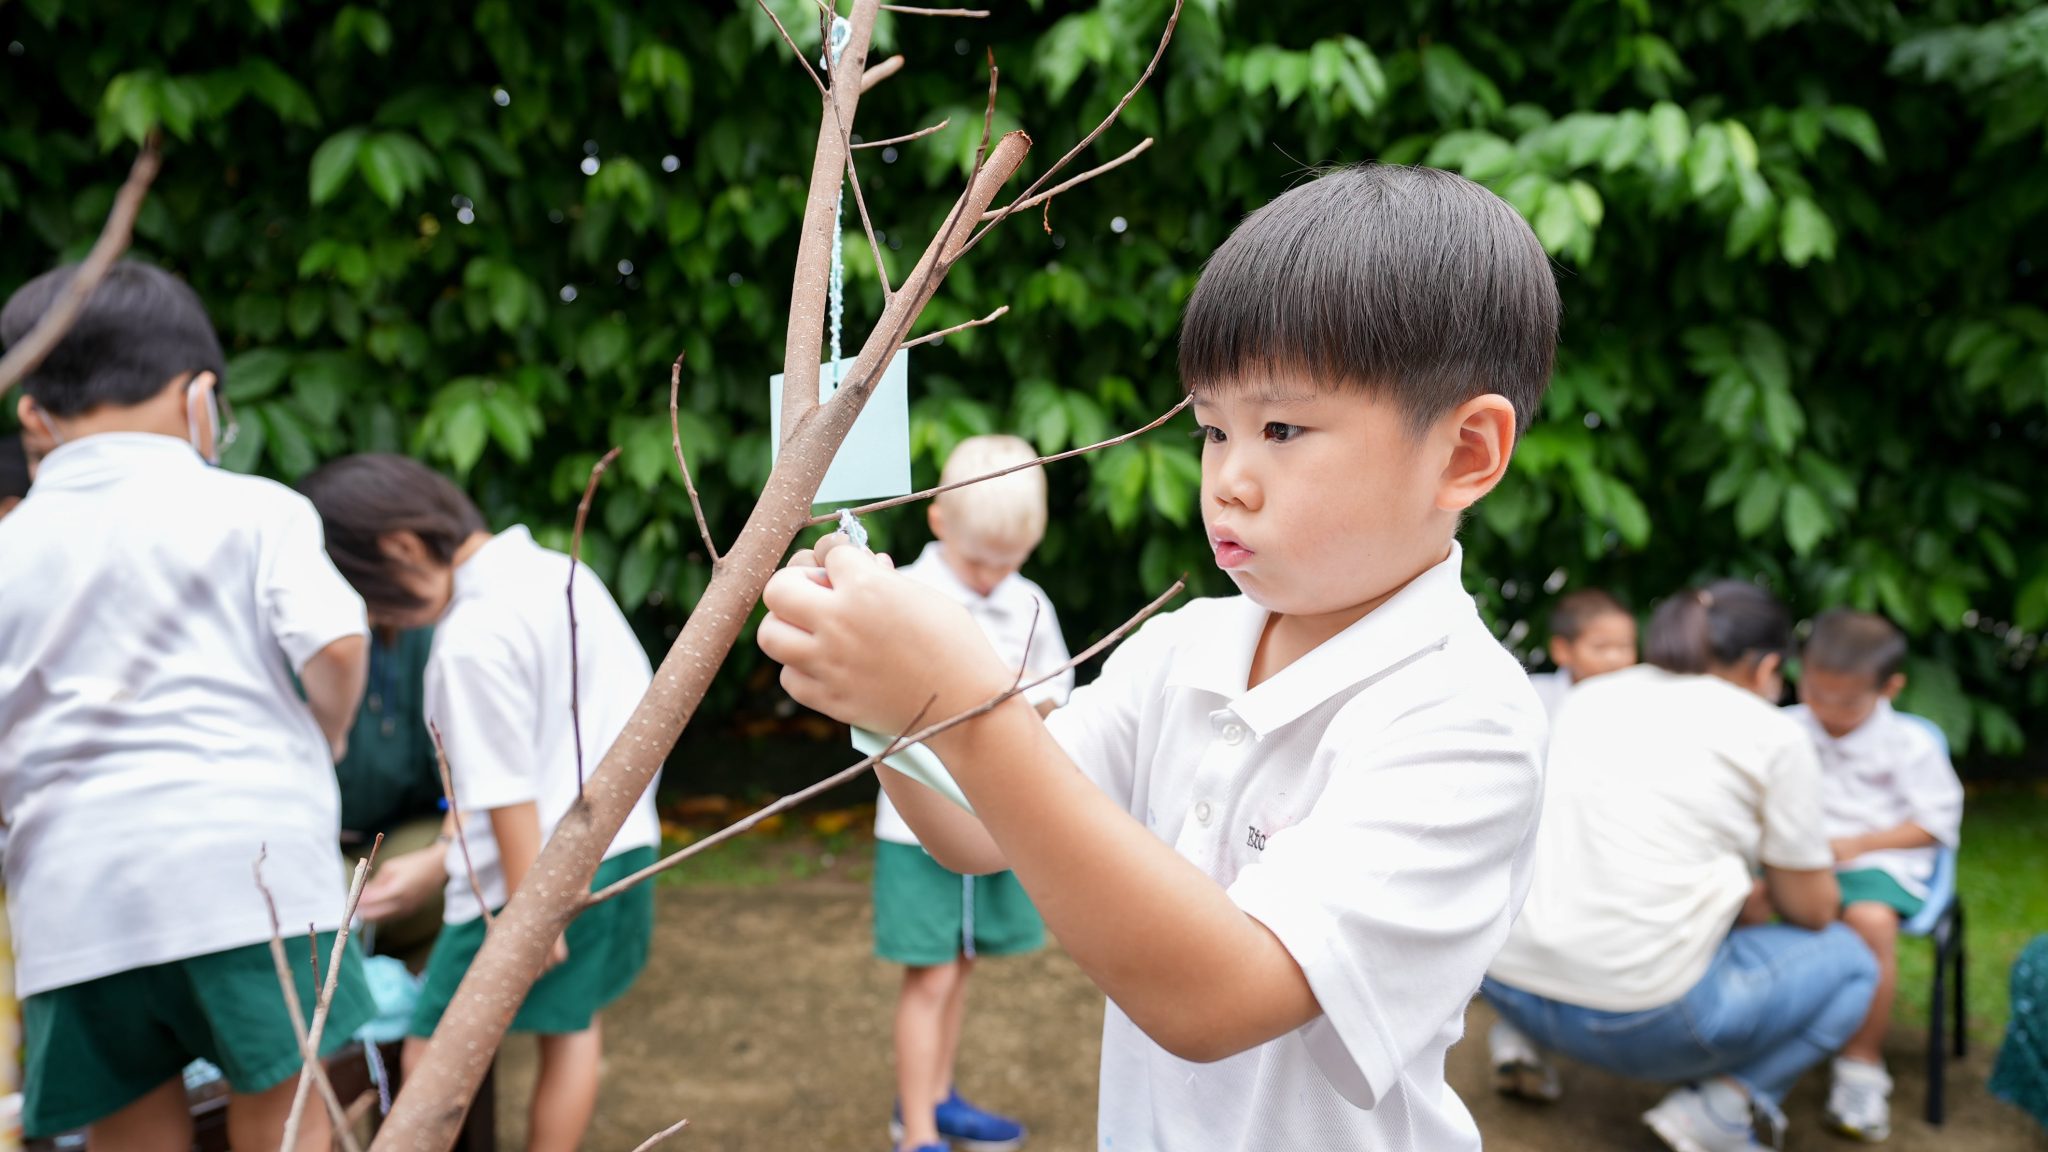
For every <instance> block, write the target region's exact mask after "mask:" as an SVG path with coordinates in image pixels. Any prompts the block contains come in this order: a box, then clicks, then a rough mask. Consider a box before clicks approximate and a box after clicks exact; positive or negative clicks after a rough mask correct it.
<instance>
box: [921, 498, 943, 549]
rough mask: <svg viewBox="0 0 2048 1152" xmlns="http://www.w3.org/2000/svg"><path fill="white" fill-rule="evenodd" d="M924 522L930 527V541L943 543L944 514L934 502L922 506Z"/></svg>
mask: <svg viewBox="0 0 2048 1152" xmlns="http://www.w3.org/2000/svg"><path fill="white" fill-rule="evenodd" d="M924 522H925V523H926V524H929V525H931V529H932V539H934V540H938V541H940V542H944V541H945V539H946V514H945V512H944V511H942V510H941V509H940V508H939V502H938V501H936V500H934V501H932V502H931V503H929V504H926V505H925V506H924Z"/></svg>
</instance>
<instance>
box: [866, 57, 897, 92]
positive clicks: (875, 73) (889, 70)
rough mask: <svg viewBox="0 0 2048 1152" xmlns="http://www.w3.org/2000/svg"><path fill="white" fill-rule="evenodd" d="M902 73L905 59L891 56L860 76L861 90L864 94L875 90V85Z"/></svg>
mask: <svg viewBox="0 0 2048 1152" xmlns="http://www.w3.org/2000/svg"><path fill="white" fill-rule="evenodd" d="M901 71H903V57H901V56H891V57H889V58H888V59H887V60H884V61H882V62H881V63H880V64H877V65H875V66H874V67H872V68H869V69H868V70H867V71H865V72H863V73H861V74H860V90H861V92H862V93H866V92H867V90H868V89H870V88H873V87H874V86H875V85H877V84H880V83H881V82H882V81H884V80H887V79H888V78H889V77H891V76H894V75H895V74H897V73H898V72H901Z"/></svg>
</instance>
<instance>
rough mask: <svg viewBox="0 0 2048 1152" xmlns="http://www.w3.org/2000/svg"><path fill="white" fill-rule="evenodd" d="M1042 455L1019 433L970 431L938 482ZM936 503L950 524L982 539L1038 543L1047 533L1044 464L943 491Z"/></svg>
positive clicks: (962, 533) (948, 527) (968, 536)
mask: <svg viewBox="0 0 2048 1152" xmlns="http://www.w3.org/2000/svg"><path fill="white" fill-rule="evenodd" d="M1036 459H1038V453H1037V452H1035V451H1033V450H1032V448H1031V445H1029V444H1027V443H1025V442H1024V441H1023V440H1022V439H1020V438H1018V437H1016V436H1001V435H990V436H969V437H968V438H967V439H965V440H962V441H961V442H960V443H959V445H958V446H956V447H955V448H954V449H953V452H952V454H951V455H949V456H947V457H946V467H945V468H944V469H943V470H942V471H941V472H940V474H939V483H940V484H953V483H957V482H959V481H961V480H969V479H972V478H974V477H976V476H982V475H986V474H987V473H990V472H994V471H997V470H999V469H1003V468H1011V467H1015V466H1016V465H1018V464H1023V463H1026V462H1028V461H1032V460H1036ZM936 503H937V504H938V506H939V507H940V508H941V509H942V510H943V511H944V512H945V514H946V530H947V531H948V532H957V533H959V534H960V536H962V537H964V538H966V539H970V540H975V541H979V542H983V543H992V544H1004V545H1009V544H1015V545H1019V546H1028V547H1032V548H1036V547H1037V546H1038V542H1039V541H1040V540H1043V539H1045V518H1046V510H1045V469H1044V467H1042V466H1040V467H1034V468H1019V469H1017V471H1015V472H1012V473H1010V474H1008V475H1006V476H998V477H996V478H995V479H993V480H983V481H982V482H981V483H979V484H969V485H968V486H967V487H965V488H955V489H954V490H953V491H951V492H941V493H940V494H939V495H938V497H937V498H936Z"/></svg>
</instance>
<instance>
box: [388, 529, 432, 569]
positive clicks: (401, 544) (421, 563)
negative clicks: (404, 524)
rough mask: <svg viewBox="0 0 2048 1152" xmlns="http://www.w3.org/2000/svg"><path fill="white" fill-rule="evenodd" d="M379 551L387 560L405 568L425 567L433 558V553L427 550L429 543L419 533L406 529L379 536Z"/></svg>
mask: <svg viewBox="0 0 2048 1152" xmlns="http://www.w3.org/2000/svg"><path fill="white" fill-rule="evenodd" d="M377 551H379V552H382V553H383V554H384V558H385V559H386V560H389V561H391V562H392V563H394V564H397V565H399V566H401V567H405V568H425V567H427V566H428V565H429V564H430V563H431V562H432V560H433V554H432V553H431V552H429V551H428V550H427V543H426V541H424V540H421V539H420V537H419V533H417V532H409V531H406V530H404V529H400V530H398V531H396V532H386V533H384V534H383V535H382V536H379V537H377Z"/></svg>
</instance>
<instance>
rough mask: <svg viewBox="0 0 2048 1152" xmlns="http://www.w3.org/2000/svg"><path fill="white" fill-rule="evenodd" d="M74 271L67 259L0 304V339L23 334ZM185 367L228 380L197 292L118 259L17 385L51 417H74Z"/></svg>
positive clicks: (140, 394) (161, 383)
mask: <svg viewBox="0 0 2048 1152" xmlns="http://www.w3.org/2000/svg"><path fill="white" fill-rule="evenodd" d="M77 274H78V265H76V264H66V265H64V266H63V267H61V268H55V269H52V270H51V271H48V272H45V273H43V274H42V275H41V276H38V277H36V278H35V279H33V280H31V281H29V282H28V283H26V284H24V285H22V286H21V287H20V288H19V289H17V290H16V291H15V293H14V295H13V296H12V297H10V298H9V299H8V301H7V306H6V308H4V309H0V343H5V344H6V345H8V346H9V347H12V346H13V345H14V343H15V342H16V341H18V340H20V339H21V338H22V337H23V336H25V335H27V334H28V330H29V329H30V328H33V327H35V323H36V321H37V320H40V319H42V317H43V313H45V312H48V311H49V310H50V307H51V305H53V304H54V303H56V301H57V298H58V296H59V295H61V294H62V293H63V292H64V290H65V289H66V288H67V287H68V286H69V285H70V283H71V278H72V277H73V276H76V275H77ZM187 372H190V373H194V374H196V373H199V372H211V373H213V374H214V376H215V378H216V379H218V380H219V381H220V382H221V384H222V385H223V386H224V385H226V383H227V367H226V364H225V363H224V361H223V357H222V355H221V350H220V337H218V336H216V335H214V331H213V324H212V323H211V322H209V321H208V320H207V318H206V308H205V306H204V305H202V304H201V303H200V302H199V294H198V293H196V292H194V291H192V288H191V286H190V285H188V284H186V283H185V282H184V281H183V280H180V279H178V278H177V277H176V276H173V275H171V274H170V273H169V272H166V271H164V270H163V269H161V268H158V267H156V266H154V265H151V264H142V263H138V262H136V261H133V260H121V261H117V262H116V263H115V264H114V266H113V267H111V268H109V269H107V275H106V278H105V279H103V280H101V281H100V283H99V286H98V287H97V288H94V289H93V293H92V295H91V296H90V297H89V298H87V300H86V302H85V307H84V308H82V309H80V310H79V313H78V319H77V320H76V321H75V322H73V324H72V325H71V329H70V331H68V332H66V333H64V338H63V339H62V340H59V341H58V342H57V346H56V347H55V348H52V349H51V350H50V354H49V355H48V356H46V357H44V359H43V362H42V364H41V365H40V366H39V367H37V368H36V370H35V371H34V372H31V373H29V375H28V378H27V379H25V380H23V381H22V385H21V386H22V390H23V391H24V392H26V393H28V396H29V398H30V399H32V400H34V401H35V402H36V405H37V406H38V407H40V408H42V409H43V410H44V411H47V412H49V413H50V414H51V415H53V416H77V415H79V414H80V413H84V412H89V411H91V410H92V409H94V408H98V407H100V406H101V405H111V406H113V407H115V408H132V407H134V406H135V405H137V404H140V403H142V402H143V401H145V400H148V399H149V398H151V397H152V396H155V395H156V394H157V393H159V392H162V391H163V390H164V387H165V386H166V385H168V384H169V383H170V382H171V381H172V380H173V379H176V378H177V377H178V376H179V375H181V374H183V373H187Z"/></svg>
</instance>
